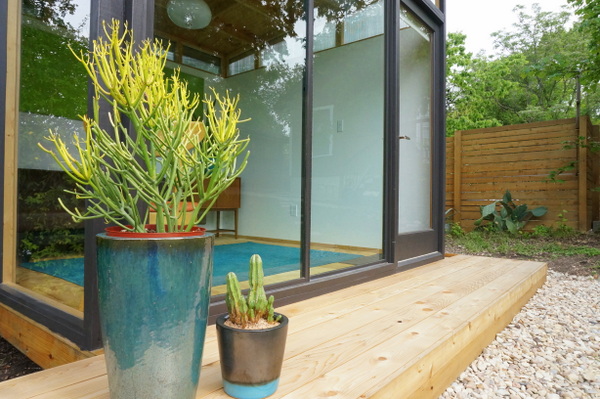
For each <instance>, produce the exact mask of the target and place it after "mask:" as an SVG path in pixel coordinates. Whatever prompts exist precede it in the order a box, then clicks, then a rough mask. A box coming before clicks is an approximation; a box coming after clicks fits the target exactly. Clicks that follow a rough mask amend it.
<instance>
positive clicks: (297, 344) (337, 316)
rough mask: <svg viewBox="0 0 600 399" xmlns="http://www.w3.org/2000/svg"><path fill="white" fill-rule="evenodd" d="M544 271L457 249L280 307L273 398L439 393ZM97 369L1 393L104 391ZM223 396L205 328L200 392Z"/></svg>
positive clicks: (31, 381)
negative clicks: (282, 333) (280, 360)
mask: <svg viewBox="0 0 600 399" xmlns="http://www.w3.org/2000/svg"><path fill="white" fill-rule="evenodd" d="M545 276H546V266H545V264H543V263H539V262H528V261H519V260H507V259H496V258H485V257H475V256H463V255H458V256H453V257H450V258H446V259H444V260H441V261H438V262H434V263H432V264H429V265H426V266H423V267H420V268H417V269H413V270H409V271H407V272H404V273H400V274H397V275H394V276H389V277H386V278H383V279H379V280H375V281H371V282H367V283H364V284H361V285H358V286H355V287H350V288H347V289H344V290H341V291H336V292H333V293H330V294H325V295H322V296H319V297H315V298H311V299H308V300H305V301H303V302H299V303H295V304H291V305H288V306H285V307H281V308H279V309H278V310H279V311H281V312H282V313H285V314H286V315H288V316H289V317H290V327H289V328H290V329H289V336H288V344H287V347H286V354H285V362H284V366H283V372H282V377H281V383H280V387H279V389H278V391H277V392H276V394H275V395H273V396H272V398H283V397H287V398H297V397H321V396H323V395H326V396H327V397H333V398H336V397H337V398H350V397H352V398H354V397H357V398H358V397H365V398H368V397H373V398H398V397H403V398H404V397H418V398H428V397H430V398H436V397H437V396H438V395H439V393H440V392H442V391H443V390H444V389H445V388H446V386H447V385H449V384H450V383H451V382H452V381H453V380H454V379H455V378H456V377H457V376H458V375H459V374H460V373H461V372H462V371H463V370H464V369H465V368H466V366H467V365H468V364H469V363H470V362H471V361H472V360H473V359H474V358H475V357H476V356H477V355H478V354H479V353H480V352H481V350H482V349H483V348H484V347H485V346H487V345H488V344H489V342H491V340H492V339H493V337H494V336H495V334H496V333H497V332H498V331H500V330H502V329H503V328H504V327H505V326H506V324H508V323H509V322H510V320H511V319H512V317H513V316H514V315H515V314H516V313H517V312H518V311H519V309H520V308H521V307H522V306H523V304H525V303H526V302H527V300H528V299H529V298H530V297H531V296H532V295H533V294H534V293H535V291H536V290H537V288H539V287H540V286H541V285H542V284H543V283H544V281H545ZM400 321H401V322H400ZM104 373H105V372H104V357H103V356H97V357H95V358H91V359H86V360H82V361H79V362H75V363H71V364H69V365H66V366H62V367H56V368H53V369H50V370H45V371H41V372H38V373H35V374H31V375H29V376H24V377H20V378H17V379H14V380H9V381H6V382H3V383H0V397H2V398H6V399H10V398H15V399H17V398H18V399H27V398H36V399H40V398H45V399H54V398H60V399H65V398H82V397H85V398H108V393H107V388H106V386H107V381H106V377H105V374H104ZM225 397H227V396H226V395H225V394H224V393H223V392H222V390H221V382H220V368H219V363H218V354H217V348H216V339H215V330H214V326H209V328H208V331H207V339H206V345H205V352H204V358H203V367H202V373H201V376H200V386H199V389H198V395H197V398H198V399H200V398H202V399H207V398H225Z"/></svg>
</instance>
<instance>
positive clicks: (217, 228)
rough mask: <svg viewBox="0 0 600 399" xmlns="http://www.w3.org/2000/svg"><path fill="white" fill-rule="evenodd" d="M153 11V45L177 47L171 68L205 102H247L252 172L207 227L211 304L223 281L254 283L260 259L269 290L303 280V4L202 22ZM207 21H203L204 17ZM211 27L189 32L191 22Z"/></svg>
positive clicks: (237, 8)
mask: <svg viewBox="0 0 600 399" xmlns="http://www.w3.org/2000/svg"><path fill="white" fill-rule="evenodd" d="M178 4H179V3H178V2H169V1H168V0H156V1H155V15H154V19H155V26H154V28H155V36H156V37H158V38H160V39H162V40H163V42H164V43H167V42H168V43H169V44H170V49H169V59H170V61H169V62H168V66H169V67H170V68H180V70H181V72H182V74H183V76H184V77H185V78H186V79H188V81H189V82H190V84H193V87H194V88H195V91H196V92H197V93H198V94H200V95H201V96H204V95H205V94H210V93H211V92H212V90H213V89H214V90H216V91H217V92H219V93H224V92H225V91H227V90H229V91H230V92H231V93H232V94H234V95H237V94H239V95H240V97H241V100H240V103H239V106H240V108H241V110H242V118H243V119H245V118H250V120H249V121H247V122H244V123H242V124H240V125H239V128H240V132H241V135H242V136H248V137H250V145H249V150H250V158H249V160H248V166H247V168H246V169H245V171H244V172H243V174H242V175H241V178H240V180H239V181H238V182H236V185H235V187H232V189H231V190H229V192H228V193H227V195H225V196H222V197H223V198H219V200H218V201H217V206H215V208H213V209H214V211H212V212H210V213H209V215H208V217H207V218H206V220H204V221H203V222H202V223H204V227H206V228H207V229H208V230H209V231H214V232H215V234H216V235H217V237H216V247H215V261H214V269H215V271H214V276H213V286H214V288H213V294H219V293H222V292H224V285H223V284H224V282H225V275H226V273H227V272H228V271H235V272H236V273H237V274H238V277H239V278H240V280H241V281H243V280H246V279H247V270H248V261H249V259H250V256H251V255H252V254H254V253H258V254H260V255H261V256H262V258H263V263H264V267H265V274H266V275H267V278H266V282H267V283H274V282H280V281H287V280H290V279H296V278H299V277H300V272H299V271H300V195H301V193H300V187H301V175H300V173H301V148H302V79H303V74H304V65H305V51H306V49H305V43H306V21H305V17H304V8H303V7H304V2H302V1H289V2H266V3H260V2H240V1H235V0H220V1H209V0H207V1H206V5H207V6H208V10H210V11H207V10H206V9H203V11H202V12H199V13H197V14H194V13H190V12H188V10H186V9H185V8H182V9H178V8H177V7H178V6H177V5H178ZM203 13H204V14H203ZM195 18H198V19H202V20H203V21H204V22H203V23H199V24H198V25H195V26H187V25H186V23H185V21H186V20H189V21H195Z"/></svg>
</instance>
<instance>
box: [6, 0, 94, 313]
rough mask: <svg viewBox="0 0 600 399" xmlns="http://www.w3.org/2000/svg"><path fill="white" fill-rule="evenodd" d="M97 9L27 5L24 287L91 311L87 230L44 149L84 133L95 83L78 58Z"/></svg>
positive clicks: (21, 132) (20, 228)
mask: <svg viewBox="0 0 600 399" xmlns="http://www.w3.org/2000/svg"><path fill="white" fill-rule="evenodd" d="M89 9H90V5H89V1H85V0H81V1H77V0H75V1H67V2H34V1H29V0H24V1H23V4H22V24H21V57H20V65H21V69H20V91H19V125H18V136H17V145H18V156H17V165H18V175H17V180H18V184H17V187H18V189H17V190H18V193H17V214H18V218H17V237H16V238H17V242H16V249H15V250H16V260H17V269H16V282H17V284H19V285H21V286H22V287H24V288H26V289H29V290H32V291H34V292H36V293H38V294H41V295H43V296H45V297H47V298H50V299H53V300H56V301H58V302H60V303H62V304H64V305H67V306H69V307H71V308H75V309H78V310H83V242H84V240H83V230H84V229H83V225H82V224H75V223H74V222H73V221H72V220H71V218H70V216H69V215H68V214H67V213H66V212H65V211H64V210H63V209H62V208H61V207H60V205H59V203H58V198H62V200H63V201H64V202H65V203H66V204H67V205H69V206H71V207H73V206H76V205H79V206H81V205H82V204H77V203H76V201H75V200H74V198H73V196H71V195H68V194H65V193H64V190H65V189H72V188H73V184H72V182H71V181H70V180H69V179H68V178H67V177H66V175H65V173H63V172H62V171H61V170H60V169H59V168H58V166H57V165H56V163H55V162H54V161H53V160H52V159H51V158H50V157H49V156H48V155H46V154H45V153H43V152H42V151H41V150H40V149H39V148H38V146H37V143H38V142H43V141H44V140H43V137H44V136H47V135H48V130H49V129H51V130H53V131H56V132H58V133H59V134H60V135H62V136H63V138H64V139H65V140H66V141H67V142H69V141H71V140H72V136H73V135H74V134H79V133H81V132H82V122H81V120H80V119H79V115H84V114H85V113H86V112H87V75H86V73H85V69H84V68H83V66H82V65H80V64H79V63H78V61H77V60H76V59H75V58H74V57H73V55H72V54H71V51H70V50H69V46H70V47H71V48H72V49H73V50H74V51H76V52H79V51H81V50H83V51H87V46H88V37H89V27H88V19H89V17H88V15H89Z"/></svg>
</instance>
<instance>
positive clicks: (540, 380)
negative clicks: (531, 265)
mask: <svg viewBox="0 0 600 399" xmlns="http://www.w3.org/2000/svg"><path fill="white" fill-rule="evenodd" d="M455 398H489V399H494V398H510V399H513V398H515V399H516V398H536V399H537V398H542V399H567V398H573V399H587V398H591V399H600V281H598V280H594V279H592V278H591V277H577V276H571V275H566V274H562V273H557V272H555V271H552V270H550V271H548V279H547V281H546V284H544V286H543V287H542V288H540V290H538V292H537V293H536V294H535V295H534V296H533V298H531V300H530V301H529V302H528V303H527V305H525V307H523V309H522V310H521V312H520V313H519V314H517V315H516V316H515V318H514V319H513V321H512V322H511V324H509V325H508V326H507V327H506V328H505V329H504V330H503V331H501V332H500V333H499V334H498V335H497V336H496V339H495V340H494V341H493V342H492V343H491V344H490V345H489V346H488V347H487V348H485V349H484V351H483V353H482V354H481V355H480V356H479V357H478V358H477V359H475V361H473V363H471V365H470V366H469V367H468V368H467V370H465V371H464V372H463V373H462V374H461V375H460V376H459V378H458V379H457V380H456V381H454V383H452V385H451V386H450V387H449V388H448V389H447V390H446V391H445V392H444V393H443V394H442V395H441V396H440V399H455Z"/></svg>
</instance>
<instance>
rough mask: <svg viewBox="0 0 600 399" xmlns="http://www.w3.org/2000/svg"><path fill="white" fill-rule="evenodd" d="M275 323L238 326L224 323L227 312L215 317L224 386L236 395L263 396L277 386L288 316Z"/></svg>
mask: <svg viewBox="0 0 600 399" xmlns="http://www.w3.org/2000/svg"><path fill="white" fill-rule="evenodd" d="M277 315H280V316H281V319H280V323H279V325H277V326H276V327H273V328H267V329H264V330H241V329H238V328H233V327H230V326H227V325H226V324H225V322H226V321H227V319H228V318H229V316H228V315H221V316H219V317H218V318H217V321H216V326H217V327H216V328H217V340H218V343H219V356H220V358H221V375H222V377H223V390H224V391H225V393H226V394H228V395H229V396H231V397H234V398H238V399H262V398H266V397H268V396H271V395H272V394H274V393H275V391H276V390H277V387H278V386H279V376H280V374H281V366H282V364H283V355H284V352H285V341H286V338H287V329H288V323H289V321H288V318H287V317H285V316H284V315H281V314H278V313H277Z"/></svg>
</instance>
